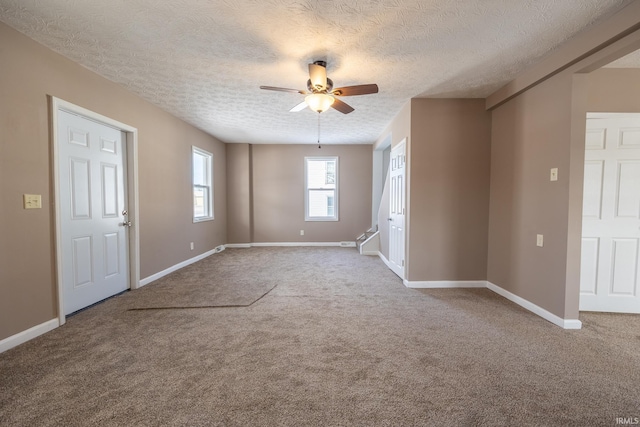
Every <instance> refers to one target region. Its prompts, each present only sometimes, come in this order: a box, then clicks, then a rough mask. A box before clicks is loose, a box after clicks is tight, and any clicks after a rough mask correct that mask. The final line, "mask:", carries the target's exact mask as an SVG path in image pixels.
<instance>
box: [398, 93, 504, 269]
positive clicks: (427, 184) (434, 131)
mask: <svg viewBox="0 0 640 427" xmlns="http://www.w3.org/2000/svg"><path fill="white" fill-rule="evenodd" d="M490 145H491V114H490V113H489V112H487V111H486V109H485V105H484V100H483V99H420V98H418V99H413V100H412V101H411V138H410V144H409V151H408V163H409V171H410V172H409V176H408V183H409V193H408V200H409V205H410V211H409V214H408V217H407V220H408V224H407V230H408V233H407V250H408V251H407V271H406V273H407V274H406V275H407V279H408V280H410V281H438V280H454V281H462V280H486V275H487V273H486V268H487V229H488V220H489V203H488V201H489V166H490V164H489V161H490Z"/></svg>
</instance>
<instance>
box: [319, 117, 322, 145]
mask: <svg viewBox="0 0 640 427" xmlns="http://www.w3.org/2000/svg"><path fill="white" fill-rule="evenodd" d="M318 148H322V147H321V146H320V112H319V111H318Z"/></svg>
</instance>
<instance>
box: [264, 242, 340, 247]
mask: <svg viewBox="0 0 640 427" xmlns="http://www.w3.org/2000/svg"><path fill="white" fill-rule="evenodd" d="M251 246H254V247H267V246H274V247H275V246H342V245H341V244H340V242H255V243H251Z"/></svg>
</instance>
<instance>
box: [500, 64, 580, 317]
mask: <svg viewBox="0 0 640 427" xmlns="http://www.w3.org/2000/svg"><path fill="white" fill-rule="evenodd" d="M572 85H573V79H572V75H571V74H570V73H561V74H558V75H556V76H554V77H552V78H550V79H548V80H546V81H545V82H543V83H541V84H540V85H538V86H535V87H533V88H531V89H529V90H528V91H526V92H524V93H522V94H521V95H519V96H517V97H515V98H513V99H511V100H510V101H508V102H506V103H505V104H503V105H501V106H500V107H498V108H496V109H495V110H493V126H492V145H491V197H490V220H489V258H488V280H489V282H491V283H494V284H495V285H498V286H500V287H502V288H503V289H506V290H507V291H510V292H512V293H514V294H516V295H518V296H520V297H522V298H524V299H526V300H528V301H530V302H532V303H534V304H536V305H538V306H540V307H542V308H544V309H546V310H548V311H550V312H551V313H553V314H555V315H557V316H560V317H561V318H565V315H567V316H568V318H573V319H575V318H577V307H573V305H575V301H574V302H572V303H571V304H572V309H571V310H570V311H571V312H568V310H567V306H566V305H565V304H566V300H565V291H566V286H567V283H566V280H567V262H568V248H567V244H568V236H569V223H568V221H569V199H570V186H569V176H570V172H571V170H570V155H571V147H570V141H571V123H572V96H573V93H572ZM583 156H584V154H583ZM583 159H584V157H583ZM554 167H556V168H558V176H559V179H558V181H556V182H551V181H550V180H549V173H550V169H551V168H554ZM579 179H581V178H579ZM537 234H542V235H543V236H544V247H537V246H536V235H537ZM575 298H577V294H576V295H575Z"/></svg>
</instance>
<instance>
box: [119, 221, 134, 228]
mask: <svg viewBox="0 0 640 427" xmlns="http://www.w3.org/2000/svg"><path fill="white" fill-rule="evenodd" d="M122 226H123V227H131V226H133V224H131V221H125V222H123V223H122Z"/></svg>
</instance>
